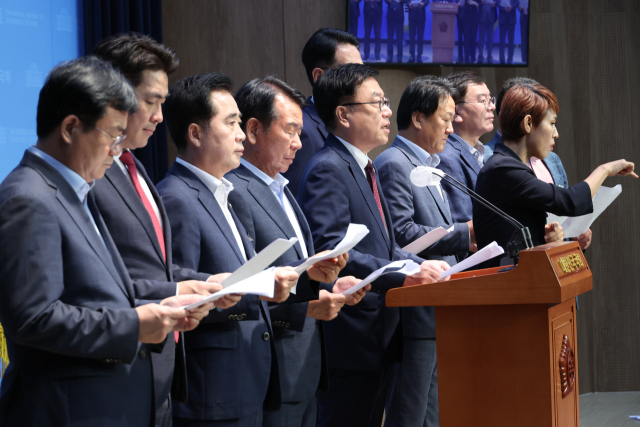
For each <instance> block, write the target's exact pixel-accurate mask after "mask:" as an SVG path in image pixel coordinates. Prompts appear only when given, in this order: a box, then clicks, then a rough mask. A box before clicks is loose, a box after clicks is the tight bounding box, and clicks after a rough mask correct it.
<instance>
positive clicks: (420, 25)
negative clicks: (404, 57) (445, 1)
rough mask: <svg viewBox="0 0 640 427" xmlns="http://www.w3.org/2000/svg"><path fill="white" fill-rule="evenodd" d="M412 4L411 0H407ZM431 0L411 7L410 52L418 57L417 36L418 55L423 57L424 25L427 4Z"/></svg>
mask: <svg viewBox="0 0 640 427" xmlns="http://www.w3.org/2000/svg"><path fill="white" fill-rule="evenodd" d="M405 2H406V3H408V4H410V3H411V0H406V1H405ZM428 4H429V0H424V1H422V2H421V4H420V5H416V6H414V7H413V8H409V54H410V55H411V58H414V59H415V58H416V38H417V39H418V56H417V59H420V58H422V52H423V48H424V26H425V23H426V22H427V5H428Z"/></svg>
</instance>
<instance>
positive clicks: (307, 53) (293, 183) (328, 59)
mask: <svg viewBox="0 0 640 427" xmlns="http://www.w3.org/2000/svg"><path fill="white" fill-rule="evenodd" d="M358 49H360V44H359V43H358V39H357V38H355V36H354V35H353V34H349V33H347V32H346V31H342V30H337V29H335V28H322V29H320V30H318V31H316V32H315V33H314V34H313V35H312V36H311V38H310V39H309V40H308V41H307V44H305V45H304V49H302V63H303V64H304V69H305V71H306V73H307V78H308V79H309V83H311V86H313V85H314V84H315V83H316V81H317V80H318V79H319V78H320V76H321V75H322V74H323V73H324V72H325V71H327V70H328V69H329V68H332V67H335V66H336V65H342V64H349V63H356V64H362V58H361V57H360V51H359V50H358ZM302 120H303V122H304V126H303V127H302V131H301V132H300V142H301V143H302V147H301V148H300V149H299V150H298V151H297V152H296V157H295V159H294V160H293V163H291V166H289V169H288V170H287V171H286V172H285V173H283V174H282V175H283V176H284V177H285V178H286V179H288V180H289V190H291V193H292V194H293V195H294V197H298V187H299V185H300V178H302V173H303V172H304V168H305V167H306V166H307V163H309V160H311V158H312V157H313V155H314V154H316V152H317V151H318V150H320V149H321V148H322V146H323V145H324V141H325V140H326V139H327V136H328V135H329V133H328V132H327V130H326V129H325V127H324V123H323V122H322V119H321V118H320V116H318V112H317V111H316V106H315V104H314V102H313V96H310V97H309V98H307V106H306V107H304V108H303V109H302Z"/></svg>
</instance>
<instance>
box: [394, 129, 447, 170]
mask: <svg viewBox="0 0 640 427" xmlns="http://www.w3.org/2000/svg"><path fill="white" fill-rule="evenodd" d="M397 138H398V139H400V140H401V141H403V142H404V143H405V144H407V146H408V147H409V148H410V149H411V151H413V154H415V155H416V157H417V158H418V160H420V161H421V162H422V163H424V164H425V165H426V166H429V167H432V168H435V167H438V165H439V164H440V157H439V156H438V155H437V154H429V152H427V151H426V150H425V149H423V148H422V147H420V146H419V145H418V144H416V143H414V142H411V141H409V140H408V139H407V138H405V137H404V136H400V135H398V136H397Z"/></svg>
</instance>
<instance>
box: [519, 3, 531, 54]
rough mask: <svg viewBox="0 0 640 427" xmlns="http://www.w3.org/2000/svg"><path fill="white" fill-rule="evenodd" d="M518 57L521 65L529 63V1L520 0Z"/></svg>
mask: <svg viewBox="0 0 640 427" xmlns="http://www.w3.org/2000/svg"><path fill="white" fill-rule="evenodd" d="M518 10H519V11H520V57H521V59H522V62H523V63H525V64H526V63H528V62H529V0H520V4H519V5H518Z"/></svg>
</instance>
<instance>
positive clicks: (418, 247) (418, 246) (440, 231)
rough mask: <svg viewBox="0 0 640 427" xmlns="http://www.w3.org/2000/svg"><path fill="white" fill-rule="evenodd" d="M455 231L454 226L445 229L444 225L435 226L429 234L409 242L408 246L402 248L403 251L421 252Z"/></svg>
mask: <svg viewBox="0 0 640 427" xmlns="http://www.w3.org/2000/svg"><path fill="white" fill-rule="evenodd" d="M452 231H453V226H451V227H450V228H448V229H446V230H445V229H444V228H442V227H438V228H434V229H433V230H431V231H430V232H428V233H427V234H424V235H422V236H421V237H418V238H417V239H416V240H414V241H413V242H411V243H409V244H408V245H407V246H405V247H404V248H402V250H403V251H407V252H411V253H412V254H416V255H417V254H419V253H420V252H422V251H424V250H425V249H427V248H428V247H429V246H431V245H433V244H434V243H435V242H437V241H438V240H440V239H442V238H443V237H444V236H446V235H447V234H449V233H451V232H452Z"/></svg>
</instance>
